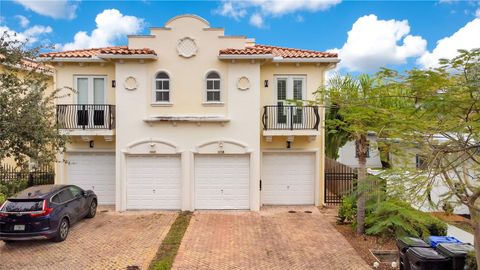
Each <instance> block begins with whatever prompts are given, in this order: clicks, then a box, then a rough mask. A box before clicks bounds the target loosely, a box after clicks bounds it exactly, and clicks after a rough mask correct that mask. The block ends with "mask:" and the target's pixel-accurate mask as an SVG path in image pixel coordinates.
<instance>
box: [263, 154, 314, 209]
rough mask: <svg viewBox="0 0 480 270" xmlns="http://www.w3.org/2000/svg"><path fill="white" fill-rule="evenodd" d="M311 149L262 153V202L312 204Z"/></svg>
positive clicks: (312, 169)
mask: <svg viewBox="0 0 480 270" xmlns="http://www.w3.org/2000/svg"><path fill="white" fill-rule="evenodd" d="M314 179H315V154H314V153H264V154H263V162H262V203H264V204H280V205H294V204H314V203H315V181H314Z"/></svg>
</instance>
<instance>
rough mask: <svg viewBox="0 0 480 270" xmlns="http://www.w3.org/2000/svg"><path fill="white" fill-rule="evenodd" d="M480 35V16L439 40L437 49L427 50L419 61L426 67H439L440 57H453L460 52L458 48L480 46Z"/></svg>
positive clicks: (466, 48) (467, 48)
mask: <svg viewBox="0 0 480 270" xmlns="http://www.w3.org/2000/svg"><path fill="white" fill-rule="evenodd" d="M479 37H480V18H477V19H473V20H472V21H471V22H469V23H467V24H466V25H465V26H464V27H462V28H460V29H459V30H458V31H457V32H455V33H454V34H453V35H451V36H449V37H445V38H443V39H440V40H439V41H437V46H436V47H435V49H433V50H432V51H431V52H429V51H427V52H425V53H424V54H423V55H422V56H421V57H420V58H419V59H418V61H417V62H418V63H419V64H420V65H422V66H423V67H424V68H431V67H437V66H438V60H439V59H440V58H453V57H455V56H456V55H457V54H458V51H457V50H458V49H465V50H470V49H473V48H480V38H479Z"/></svg>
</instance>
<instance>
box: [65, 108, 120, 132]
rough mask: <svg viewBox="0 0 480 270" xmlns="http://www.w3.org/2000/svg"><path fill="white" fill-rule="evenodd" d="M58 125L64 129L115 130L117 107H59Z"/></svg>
mask: <svg viewBox="0 0 480 270" xmlns="http://www.w3.org/2000/svg"><path fill="white" fill-rule="evenodd" d="M57 125H58V127H59V128H62V129H113V128H115V105H105V104H62V105H57Z"/></svg>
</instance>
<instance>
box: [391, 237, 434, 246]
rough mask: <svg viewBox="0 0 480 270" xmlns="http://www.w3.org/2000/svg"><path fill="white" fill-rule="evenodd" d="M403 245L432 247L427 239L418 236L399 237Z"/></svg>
mask: <svg viewBox="0 0 480 270" xmlns="http://www.w3.org/2000/svg"><path fill="white" fill-rule="evenodd" d="M397 240H398V241H399V242H400V243H402V244H403V246H407V247H430V246H429V245H428V244H427V243H425V241H423V240H422V239H420V238H416V237H408V236H403V237H399V238H398V239H397Z"/></svg>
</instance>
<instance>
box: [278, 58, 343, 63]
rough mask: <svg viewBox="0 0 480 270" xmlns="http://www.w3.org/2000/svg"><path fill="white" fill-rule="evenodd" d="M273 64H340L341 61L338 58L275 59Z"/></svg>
mask: <svg viewBox="0 0 480 270" xmlns="http://www.w3.org/2000/svg"><path fill="white" fill-rule="evenodd" d="M272 62H275V63H339V62H340V59H339V58H337V57H309V58H308V57H305V58H301V57H294V58H293V57H292V58H284V57H274V58H273V60H272Z"/></svg>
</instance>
